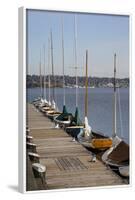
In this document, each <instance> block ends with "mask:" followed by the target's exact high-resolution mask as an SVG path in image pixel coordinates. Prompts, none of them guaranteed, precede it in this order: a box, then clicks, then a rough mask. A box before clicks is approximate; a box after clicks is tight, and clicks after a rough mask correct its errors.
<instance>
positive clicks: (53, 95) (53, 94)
mask: <svg viewBox="0 0 135 200" xmlns="http://www.w3.org/2000/svg"><path fill="white" fill-rule="evenodd" d="M50 34H51V63H52V80H53V91H52V92H53V93H52V98H53V101H54V100H55V90H54V87H55V84H54V83H55V81H54V64H53V41H52V31H51V32H50Z"/></svg>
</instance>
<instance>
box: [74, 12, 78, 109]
mask: <svg viewBox="0 0 135 200" xmlns="http://www.w3.org/2000/svg"><path fill="white" fill-rule="evenodd" d="M74 37H75V38H74V40H75V76H76V108H77V107H78V77H77V16H76V15H75V18H74Z"/></svg>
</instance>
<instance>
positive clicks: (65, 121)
mask: <svg viewBox="0 0 135 200" xmlns="http://www.w3.org/2000/svg"><path fill="white" fill-rule="evenodd" d="M62 66H63V111H62V113H61V114H60V115H58V116H57V117H55V118H54V121H55V123H56V127H59V126H60V127H64V128H65V127H67V126H69V125H70V123H71V121H72V119H73V115H72V113H69V112H68V111H67V108H66V98H65V68H64V66H65V63H64V35H63V21H62Z"/></svg>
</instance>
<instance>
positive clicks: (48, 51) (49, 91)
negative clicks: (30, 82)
mask: <svg viewBox="0 0 135 200" xmlns="http://www.w3.org/2000/svg"><path fill="white" fill-rule="evenodd" d="M48 101H49V103H50V102H51V99H50V39H49V38H48Z"/></svg>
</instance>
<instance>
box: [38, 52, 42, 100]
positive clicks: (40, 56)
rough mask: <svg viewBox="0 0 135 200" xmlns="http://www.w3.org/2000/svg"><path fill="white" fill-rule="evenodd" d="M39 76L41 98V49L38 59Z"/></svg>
mask: <svg viewBox="0 0 135 200" xmlns="http://www.w3.org/2000/svg"><path fill="white" fill-rule="evenodd" d="M39 77H40V96H41V98H42V76H41V50H40V61H39Z"/></svg>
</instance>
